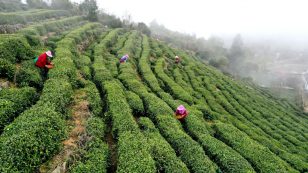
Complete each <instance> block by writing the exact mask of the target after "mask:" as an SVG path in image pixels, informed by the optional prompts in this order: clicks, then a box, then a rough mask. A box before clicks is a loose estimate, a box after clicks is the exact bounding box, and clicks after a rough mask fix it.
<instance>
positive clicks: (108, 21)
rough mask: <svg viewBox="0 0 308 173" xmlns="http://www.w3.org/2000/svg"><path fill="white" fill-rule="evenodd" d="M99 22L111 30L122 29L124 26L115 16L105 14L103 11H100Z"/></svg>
mask: <svg viewBox="0 0 308 173" xmlns="http://www.w3.org/2000/svg"><path fill="white" fill-rule="evenodd" d="M98 20H99V21H100V22H101V23H102V24H104V25H107V26H108V27H110V28H121V27H122V26H123V23H122V21H121V20H120V19H119V18H117V17H116V16H115V15H110V14H107V13H104V12H103V11H99V14H98Z"/></svg>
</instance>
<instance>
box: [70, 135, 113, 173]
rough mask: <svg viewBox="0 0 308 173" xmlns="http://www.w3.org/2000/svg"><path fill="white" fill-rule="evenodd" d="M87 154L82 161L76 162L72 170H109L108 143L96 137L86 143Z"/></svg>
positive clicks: (80, 172) (102, 171)
mask: <svg viewBox="0 0 308 173" xmlns="http://www.w3.org/2000/svg"><path fill="white" fill-rule="evenodd" d="M85 150H86V154H85V156H84V158H83V160H82V161H79V162H78V163H76V164H75V165H74V166H73V168H72V170H71V172H72V173H84V172H101V173H106V172H107V165H108V164H107V163H108V154H109V152H108V145H107V144H106V143H104V142H102V141H101V140H99V139H97V138H94V139H91V140H90V141H88V142H87V144H86V149H85Z"/></svg>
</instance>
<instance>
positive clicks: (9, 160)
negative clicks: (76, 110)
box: [0, 79, 72, 172]
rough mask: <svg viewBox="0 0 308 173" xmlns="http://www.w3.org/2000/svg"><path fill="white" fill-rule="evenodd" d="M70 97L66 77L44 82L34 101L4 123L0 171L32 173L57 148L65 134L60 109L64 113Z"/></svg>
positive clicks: (70, 90)
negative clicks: (19, 113)
mask: <svg viewBox="0 0 308 173" xmlns="http://www.w3.org/2000/svg"><path fill="white" fill-rule="evenodd" d="M71 96H72V87H71V85H70V83H68V82H67V80H65V79H50V80H47V81H46V83H45V87H44V89H43V93H42V95H41V97H40V100H39V101H38V102H37V104H36V105H34V106H32V107H31V108H30V109H28V110H27V111H25V112H23V113H22V114H21V115H20V116H18V117H17V118H16V119H15V120H14V122H13V123H11V124H10V125H8V126H6V128H5V129H4V132H3V134H2V135H1V137H0V154H1V158H0V169H2V170H1V172H8V171H9V170H10V171H22V172H33V171H34V170H35V169H36V167H37V166H39V165H40V164H41V163H43V162H44V161H46V160H48V159H49V158H50V157H51V156H52V155H53V154H54V153H56V152H57V151H58V150H59V149H60V146H61V143H60V141H61V140H63V139H64V137H65V136H66V135H65V134H66V133H65V123H64V117H63V115H61V114H60V112H65V111H64V110H65V108H66V106H67V105H68V104H69V103H70V101H71Z"/></svg>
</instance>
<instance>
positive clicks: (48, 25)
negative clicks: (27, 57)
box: [18, 16, 83, 46]
mask: <svg viewBox="0 0 308 173" xmlns="http://www.w3.org/2000/svg"><path fill="white" fill-rule="evenodd" d="M82 20H83V17H81V16H74V17H68V18H64V19H60V20H53V21H47V22H44V23H41V24H36V25H30V26H28V27H26V28H24V29H21V30H20V31H19V32H18V33H19V34H21V35H23V36H24V37H25V38H26V39H27V40H28V43H29V44H30V45H32V46H35V45H40V44H41V38H40V36H43V35H46V34H47V33H48V32H60V31H63V30H66V29H68V28H71V27H72V26H76V25H78V24H79V23H80V22H81V21H82Z"/></svg>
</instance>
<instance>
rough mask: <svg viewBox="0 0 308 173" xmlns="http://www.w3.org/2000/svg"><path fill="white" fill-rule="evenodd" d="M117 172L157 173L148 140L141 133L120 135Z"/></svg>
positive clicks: (126, 132)
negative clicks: (147, 143)
mask: <svg viewBox="0 0 308 173" xmlns="http://www.w3.org/2000/svg"><path fill="white" fill-rule="evenodd" d="M117 172H118V173H127V172H139V173H154V172H157V170H156V167H155V161H154V160H153V158H152V157H151V155H150V151H149V146H148V145H146V138H145V137H144V136H143V135H142V134H141V133H140V132H138V133H136V132H133V131H124V132H122V133H121V134H120V135H119V138H118V168H117Z"/></svg>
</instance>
